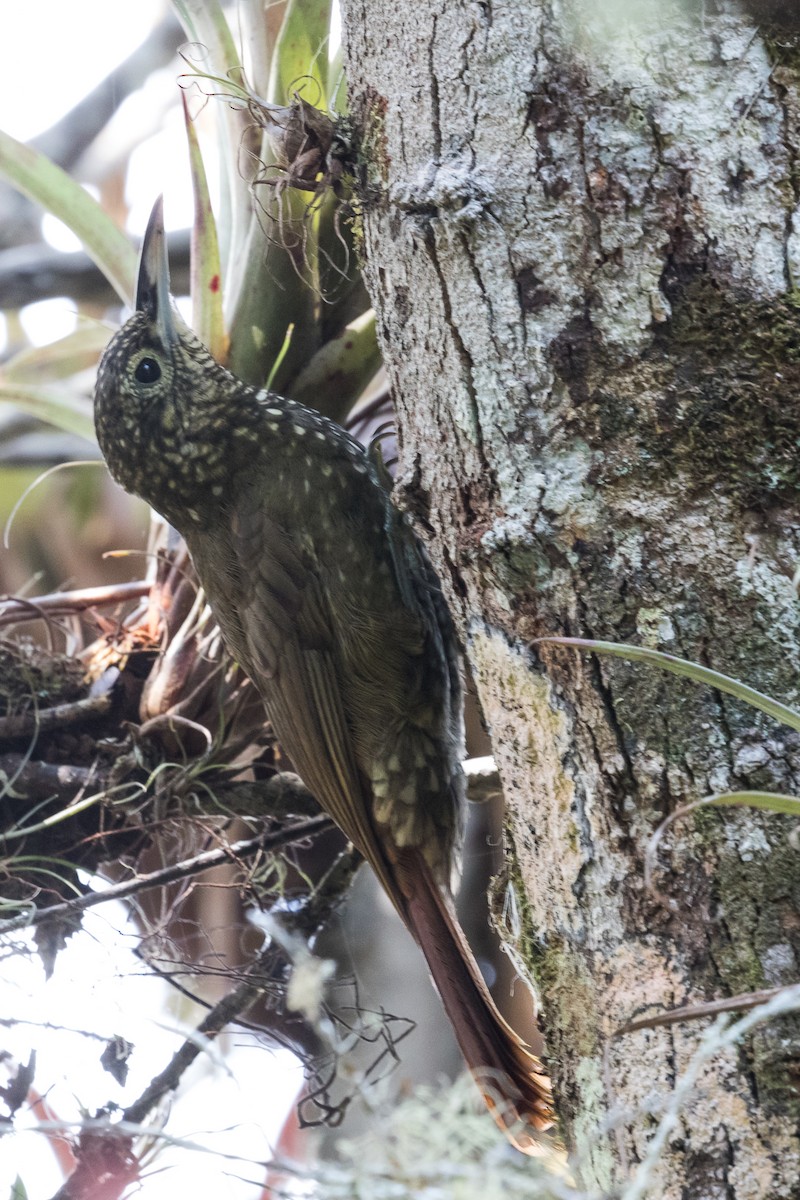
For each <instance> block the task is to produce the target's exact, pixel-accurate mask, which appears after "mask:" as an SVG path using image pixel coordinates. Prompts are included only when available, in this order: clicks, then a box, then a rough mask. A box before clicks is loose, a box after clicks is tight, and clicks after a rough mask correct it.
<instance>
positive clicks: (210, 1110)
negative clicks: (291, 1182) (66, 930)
mask: <svg viewBox="0 0 800 1200" xmlns="http://www.w3.org/2000/svg"><path fill="white" fill-rule="evenodd" d="M163 12H164V3H163V0H136V2H135V3H119V2H117V3H113V2H109V0H68V2H65V0H24V2H22V3H18V2H16V0H5V5H4V12H3V38H2V40H1V41H0V127H2V128H3V129H4V130H5V131H6V132H8V133H10V134H12V135H13V136H15V137H17V138H19V139H21V140H25V139H27V138H30V137H33V136H35V135H36V134H37V133H40V132H41V131H42V130H44V129H46V128H47V127H48V126H49V125H51V124H52V123H53V122H54V121H55V120H57V119H58V118H59V117H61V116H62V115H63V114H64V113H65V112H67V111H68V110H69V109H70V108H71V107H72V106H73V105H74V104H75V103H76V102H77V101H78V100H79V99H80V98H81V97H82V96H83V95H84V94H85V93H86V92H87V91H89V90H90V89H91V88H92V87H93V86H94V85H95V84H97V83H98V82H100V80H101V79H102V78H104V77H105V75H107V74H108V72H109V71H110V70H111V69H112V68H113V67H114V66H116V65H117V64H118V63H119V62H121V61H122V60H123V59H124V58H125V57H126V56H127V55H128V54H129V53H130V51H131V50H132V49H134V48H135V46H136V45H138V44H139V43H140V42H141V41H142V40H143V39H144V37H145V36H146V35H147V34H148V33H149V32H150V29H151V28H152V26H153V25H154V24H155V22H156V21H157V20H158V19H159V18H160V17H161V15H162V14H163ZM179 70H180V68H179V67H178V65H177V64H176V67H175V70H174V72H173V74H174V75H175V76H177V75H178V73H179ZM167 82H168V81H167ZM175 97H176V108H175V110H174V112H173V114H172V115H171V116H169V117H168V118H167V119H166V120H165V122H164V125H163V130H162V131H160V132H158V133H157V134H156V136H155V137H153V138H151V139H150V140H149V141H148V142H147V143H145V144H143V145H142V146H141V147H140V148H139V149H138V151H137V152H136V155H135V159H134V162H133V164H132V171H131V177H132V178H131V182H130V184H129V190H128V200H129V203H130V204H131V219H130V228H131V231H132V232H133V233H134V234H139V233H141V232H142V230H143V228H144V225H145V222H146V219H147V215H148V213H149V211H150V207H151V205H152V202H153V199H154V197H155V195H157V194H158V192H160V191H162V190H163V191H164V192H165V202H166V221H167V225H168V227H170V228H178V227H185V226H187V225H188V224H189V223H190V217H191V194H190V188H189V179H188V169H187V168H186V166H185V163H186V151H185V146H184V135H183V127H182V125H183V123H182V117H181V116H180V114H179V110H178V108H177V101H178V97H179V93H178V89H177V85H176V87H175ZM141 99H142V97H141V95H140V96H139V97H138V102H139V103H140V104H141ZM136 102H137V98H136V97H131V98H129V99H128V100H127V101H126V104H125V106H124V107H127V108H129V109H132V108H133V107H134V105H135V104H136ZM118 119H124V114H120V117H119V118H118ZM45 228H46V231H47V235H48V238H49V240H51V241H53V243H54V244H56V245H57V246H58V247H59V248H62V249H73V248H75V242H74V240H73V239H72V238H71V235H68V234H67V233H66V232H65V231H64V230H63V227H62V228H61V229H60V230H59V229H58V228H57V223H56V222H53V221H52V219H50V221H49V222H48V223H47V225H46V226H45ZM24 322H25V327H26V331H27V332H28V334H29V336H30V337H31V338H32V340H34V341H35V342H36V343H40V344H41V343H44V342H47V341H50V340H52V339H53V338H54V337H56V336H60V335H62V334H64V333H66V332H68V331H69V329H70V328H71V327H72V326H73V324H74V318H73V316H72V314H71V311H70V308H69V305H68V304H66V303H65V302H63V301H46V302H43V303H42V304H39V305H34V306H31V308H30V309H29V310H26V313H25V316H24ZM125 921H126V917H125V912H124V910H123V909H122V908H121V907H117V908H116V909H115V910H114V909H111V908H110V906H101V907H100V908H99V909H96V910H94V912H93V913H91V914H88V915H87V916H86V918H85V921H84V932H82V933H81V934H78V935H77V936H75V937H73V938H72V939H71V941H70V946H69V949H68V950H67V951H66V952H64V953H62V954H61V955H60V956H59V959H58V962H57V967H56V971H55V974H54V976H53V978H52V979H51V980H50V981H49V982H47V983H45V982H44V978H43V972H42V968H41V966H40V964H39V961H38V959H37V958H36V957H35V956H33V957H32V958H31V959H29V960H25V959H24V958H23V956H21V955H15V956H12V957H9V958H6V959H4V960H2V966H1V967H0V971H2V978H3V983H2V985H0V1020H2V1021H3V1023H4V1024H3V1026H2V1027H0V1049H2V1050H5V1051H6V1052H10V1053H11V1054H13V1055H14V1057H15V1058H16V1059H18V1060H20V1061H27V1058H28V1054H29V1052H30V1050H31V1049H32V1048H36V1050H37V1054H38V1060H37V1071H36V1080H37V1084H38V1086H39V1087H40V1088H42V1089H43V1088H47V1089H48V1097H47V1098H48V1100H49V1103H50V1105H51V1107H52V1108H53V1110H54V1111H55V1112H56V1113H57V1114H58V1116H60V1117H61V1118H62V1119H68V1120H69V1119H77V1118H78V1117H79V1116H80V1112H81V1109H82V1108H83V1109H84V1110H87V1111H90V1112H91V1111H92V1110H93V1108H95V1107H96V1106H99V1105H102V1104H105V1103H106V1102H107V1101H108V1100H110V1099H111V1100H114V1099H116V1098H117V1097H118V1096H119V1097H120V1099H121V1098H122V1092H121V1090H120V1089H119V1087H118V1085H116V1084H115V1083H114V1081H113V1080H112V1078H111V1076H110V1075H109V1074H107V1073H106V1072H105V1071H104V1070H103V1069H102V1068H101V1067H100V1065H99V1062H98V1059H99V1055H100V1053H101V1051H102V1048H103V1046H102V1043H101V1041H99V1040H96V1039H94V1038H87V1037H85V1036H83V1035H82V1034H81V1033H80V1032H76V1033H74V1034H64V1033H62V1032H60V1031H59V1030H60V1029H61V1027H66V1028H68V1029H74V1030H77V1031H81V1030H83V1031H88V1032H89V1033H90V1034H99V1035H101V1037H103V1038H106V1037H109V1036H111V1035H114V1034H119V1035H122V1036H123V1037H125V1038H127V1040H128V1041H130V1042H132V1043H133V1044H134V1045H135V1047H136V1050H135V1052H134V1055H133V1057H132V1058H131V1062H130V1068H131V1073H130V1079H129V1085H128V1087H127V1088H126V1089H125V1100H126V1101H127V1102H129V1101H130V1100H131V1099H132V1098H134V1097H135V1096H136V1095H137V1094H138V1093H139V1092H140V1091H141V1090H142V1089H143V1088H144V1086H145V1084H146V1083H147V1082H148V1081H149V1079H150V1078H151V1076H152V1075H153V1074H154V1073H156V1072H157V1071H159V1070H161V1069H162V1068H163V1066H164V1065H165V1064H166V1062H167V1061H168V1058H169V1056H170V1055H171V1054H172V1053H173V1052H174V1050H175V1049H176V1048H177V1046H178V1045H179V1044H180V1041H181V1040H182V1033H183V1030H184V1029H185V1028H186V1027H187V1025H188V1026H189V1027H191V1026H192V1025H193V1024H195V1023H196V1022H197V1020H198V1019H199V1018H198V1014H197V1013H186V1012H185V1011H182V1005H181V1003H179V1001H178V998H177V994H176V993H175V992H174V991H173V990H171V989H169V988H168V987H167V985H166V984H164V983H163V982H161V981H160V980H157V979H154V978H152V977H151V976H150V975H148V974H147V971H146V969H145V968H144V967H143V966H142V964H141V962H140V961H139V960H138V959H136V958H135V957H134V955H133V948H134V947H135V945H136V942H137V939H138V930H137V929H136V927H135V926H133V925H131V924H128V925H127V926H126V924H125ZM126 928H127V929H128V930H129V931H130V932H129V937H127V938H126V937H123V938H122V940H120V937H119V934H118V932H117V931H118V930H120V929H122V930H124V929H126ZM121 981H122V986H120V982H121ZM6 1021H8V1022H9V1023H8V1025H5V1022H6ZM22 1021H24V1022H25V1023H20V1024H18V1023H17V1022H22ZM48 1023H51V1024H52V1025H53V1026H54V1029H53V1030H48V1029H46V1028H44V1026H46V1025H47V1024H48ZM236 1040H237V1039H235V1038H228V1039H227V1042H226V1044H225V1046H224V1049H225V1057H224V1060H223V1058H222V1056H221V1055H218V1057H217V1059H216V1061H215V1062H213V1061H211V1059H210V1058H209V1057H208V1056H201V1061H200V1063H199V1064H197V1065H196V1066H195V1068H194V1069H193V1071H192V1075H191V1078H192V1082H193V1087H192V1089H191V1093H190V1094H189V1095H188V1096H187V1097H186V1098H185V1099H182V1100H178V1101H177V1102H176V1103H175V1105H174V1106H173V1111H172V1114H171V1116H170V1124H169V1129H170V1132H171V1133H173V1134H174V1135H175V1136H181V1137H186V1138H189V1139H190V1140H192V1141H194V1142H199V1143H201V1144H202V1145H204V1146H206V1147H208V1148H209V1149H211V1148H218V1149H220V1150H224V1151H225V1152H227V1153H229V1154H236V1155H244V1156H245V1157H247V1156H253V1157H254V1158H256V1159H262V1160H263V1159H264V1158H266V1157H268V1154H269V1149H270V1140H271V1139H274V1138H275V1136H276V1135H277V1132H278V1130H279V1128H280V1125H281V1124H282V1121H283V1119H284V1116H285V1114H286V1112H287V1111H288V1109H289V1107H290V1106H291V1103H292V1100H293V1098H294V1096H295V1094H296V1091H297V1089H298V1087H299V1083H300V1072H299V1069H298V1067H297V1064H296V1061H295V1060H294V1058H293V1057H292V1056H291V1055H289V1054H288V1053H287V1052H280V1053H277V1054H275V1055H273V1054H271V1053H269V1052H268V1051H265V1050H261V1051H259V1052H257V1053H254V1054H253V1053H247V1052H246V1049H236V1048H234V1046H233V1044H232V1043H233V1042H234V1041H236ZM238 1040H242V1039H238ZM26 1123H27V1125H28V1126H30V1127H35V1125H36V1121H35V1120H34V1118H33V1117H32V1116H31V1117H29V1118H28V1119H27V1121H26V1120H25V1119H24V1118H23V1120H22V1121H21V1124H22V1125H24V1124H26ZM220 1127H224V1128H223V1129H222V1131H220ZM169 1163H177V1164H179V1165H178V1166H177V1167H175V1168H174V1169H164V1168H167V1167H168V1164H169ZM240 1170H241V1173H242V1174H243V1175H245V1176H248V1175H249V1176H250V1178H251V1179H252V1178H254V1177H255V1178H256V1179H259V1178H260V1177H261V1176H260V1175H259V1172H258V1171H257V1170H256V1171H253V1170H252V1169H247V1167H246V1164H241V1163H240V1164H237V1163H236V1162H233V1161H228V1162H227V1163H226V1162H224V1161H222V1160H221V1159H219V1158H217V1157H215V1156H212V1155H210V1154H202V1153H195V1154H192V1153H188V1152H187V1151H186V1150H174V1151H166V1152H164V1153H162V1154H161V1155H159V1156H158V1157H157V1158H156V1159H154V1160H153V1163H152V1167H151V1170H150V1173H148V1174H147V1175H146V1178H145V1183H144V1186H143V1188H142V1189H141V1190H140V1191H139V1192H138V1193H137V1194H139V1195H142V1196H144V1197H146V1198H147V1200H162V1198H163V1200H174V1197H175V1195H176V1193H177V1194H178V1195H181V1196H193V1197H198V1200H203V1198H204V1197H214V1200H227V1198H228V1197H230V1198H231V1200H246V1198H248V1197H253V1196H257V1195H259V1194H260V1188H258V1187H255V1186H254V1185H253V1184H252V1183H250V1184H243V1183H241V1182H237V1180H236V1178H235V1176H236V1175H237V1174H238V1173H239V1171H240ZM17 1175H19V1176H20V1178H21V1179H22V1181H23V1183H24V1185H25V1187H26V1188H27V1191H28V1195H29V1196H30V1197H31V1200H39V1198H45V1197H49V1196H52V1195H53V1194H54V1193H55V1192H56V1190H57V1189H58V1187H59V1186H60V1184H61V1183H62V1181H63V1177H62V1175H61V1173H60V1171H59V1170H58V1169H57V1167H56V1163H55V1159H54V1158H53V1156H52V1154H51V1152H50V1149H49V1147H48V1144H47V1142H46V1140H45V1139H44V1138H43V1136H42V1134H41V1133H40V1132H31V1133H29V1134H23V1135H21V1136H19V1137H13V1138H12V1137H4V1138H0V1198H5V1197H7V1196H9V1195H10V1192H11V1187H12V1184H13V1182H14V1180H15V1178H16V1177H17Z"/></svg>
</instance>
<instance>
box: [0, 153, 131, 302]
mask: <svg viewBox="0 0 800 1200" xmlns="http://www.w3.org/2000/svg"><path fill="white" fill-rule="evenodd" d="M0 174H2V175H4V176H5V177H6V179H7V180H8V181H9V183H12V184H13V185H14V187H16V188H18V189H19V191H21V192H24V193H25V195H26V196H29V197H30V199H31V200H35V201H36V203H37V204H41V206H42V208H44V209H45V210H46V211H47V212H50V213H52V214H53V215H54V216H56V217H58V218H59V220H61V221H63V222H64V224H65V225H67V226H68V227H69V228H70V229H71V230H72V232H73V233H74V234H75V235H76V236H77V237H79V238H80V240H81V241H82V242H83V245H84V247H85V248H86V252H87V254H88V255H89V257H90V258H91V259H92V260H93V261H94V262H95V263H96V264H97V266H98V267H99V268H100V270H101V271H102V272H103V274H104V275H105V277H106V279H107V280H108V282H109V283H110V284H111V286H112V287H113V288H114V290H115V291H116V293H117V295H118V296H119V297H120V298H121V299H122V300H124V302H125V303H126V304H132V302H133V281H134V279H135V278H136V254H135V252H134V249H133V247H132V246H131V244H130V242H129V241H128V239H127V237H126V236H125V234H124V233H123V232H122V231H121V230H120V229H118V228H117V226H116V225H115V224H114V222H113V221H112V219H111V217H109V215H108V214H107V213H106V212H104V210H103V209H102V208H101V207H100V205H99V204H98V203H97V201H96V200H95V199H93V197H92V196H90V195H89V193H88V192H87V191H86V190H85V189H84V188H82V187H81V186H80V184H78V183H76V182H75V180H74V179H70V177H69V175H67V173H66V171H62V170H61V167H57V166H56V165H55V163H52V162H50V160H49V159H48V158H45V156H44V155H43V154H40V153H39V151H38V150H34V149H32V148H31V147H30V146H25V145H23V144H22V142H18V141H17V140H16V138H12V137H10V136H9V134H7V133H3V132H2V131H0Z"/></svg>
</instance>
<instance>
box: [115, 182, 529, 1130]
mask: <svg viewBox="0 0 800 1200" xmlns="http://www.w3.org/2000/svg"><path fill="white" fill-rule="evenodd" d="M95 414H96V426H97V434H98V440H99V442H100V446H101V449H102V450H103V453H104V455H105V457H106V460H107V462H108V465H109V469H110V470H111V472H112V474H113V475H114V476H115V478H116V479H117V480H118V481H119V482H120V483H121V484H122V485H123V486H124V487H126V488H127V489H128V490H130V491H133V492H135V493H136V494H138V495H140V496H142V497H143V498H144V499H146V500H147V501H148V502H149V503H150V504H152V505H153V507H154V508H156V509H157V510H158V511H159V512H161V513H162V514H163V515H164V516H165V517H166V518H167V519H168V520H169V521H170V522H171V523H172V524H173V525H174V526H175V527H176V528H177V529H178V530H179V532H180V533H182V534H183V536H184V537H185V539H186V542H187V544H188V546H189V550H190V552H191V555H192V558H193V560H194V563H195V566H196V568H197V572H198V575H199V577H200V579H201V581H202V583H203V586H204V587H205V590H206V593H207V595H208V598H209V601H210V603H211V606H212V609H213V611H214V614H215V616H216V618H217V621H218V622H219V625H220V628H221V630H222V632H223V635H224V637H225V639H226V641H227V643H228V645H229V647H230V649H231V651H232V652H233V654H234V655H235V656H236V658H237V659H238V660H239V661H240V662H241V664H242V666H243V667H244V669H245V670H246V671H247V673H248V674H249V675H250V677H251V679H252V680H253V682H254V683H255V684H256V686H257V687H258V689H259V691H260V693H261V695H262V697H263V699H264V703H265V706H266V709H267V712H268V714H269V717H270V719H271V722H272V724H273V726H274V728H275V731H276V733H277V736H278V738H279V739H280V741H281V744H282V745H283V747H284V749H285V750H286V751H287V753H288V754H289V756H290V758H291V759H292V760H293V762H294V764H295V766H296V768H297V770H298V771H299V772H300V774H301V775H302V777H303V779H304V780H305V782H306V784H307V785H308V786H309V788H310V789H311V790H312V791H313V793H314V794H315V795H316V797H317V799H318V800H319V802H320V804H321V805H322V807H323V808H325V809H326V810H327V811H328V812H329V813H330V815H331V816H332V817H333V819H334V820H335V821H336V822H337V824H338V825H339V826H340V827H341V829H342V830H343V831H344V832H345V833H346V835H347V836H348V837H349V838H350V839H351V841H352V842H353V843H354V844H355V845H356V846H357V847H358V849H359V850H360V851H361V852H362V854H363V855H364V856H365V858H366V859H367V861H368V862H369V863H370V864H371V866H372V867H373V869H374V870H375V872H376V873H377V875H378V877H379V879H380V880H381V883H382V884H383V886H384V888H385V889H386V891H387V893H388V894H389V896H390V897H391V899H392V901H393V903H394V904H395V906H396V908H397V910H398V912H399V913H400V915H401V917H402V918H403V920H404V921H405V923H406V924H407V926H408V927H409V929H410V930H411V932H412V933H413V934H414V936H415V937H416V938H417V940H418V941H419V943H420V946H421V948H422V950H423V953H424V954H425V956H426V958H427V960H428V963H429V966H430V968H431V973H432V975H433V977H434V980H435V982H436V984H437V986H438V988H439V991H440V993H441V995H442V999H443V1001H444V1004H445V1007H446V1009H447V1011H448V1014H449V1015H450V1018H451V1020H452V1022H453V1027H454V1030H455V1033H456V1036H457V1038H458V1040H459V1043H460V1045H461V1048H462V1050H463V1052H464V1055H465V1058H466V1059H467V1062H468V1064H469V1065H470V1067H471V1068H472V1069H473V1071H474V1072H475V1073H476V1075H480V1074H481V1072H484V1073H488V1074H489V1075H490V1076H491V1081H490V1082H491V1088H490V1093H491V1096H492V1097H493V1100H492V1101H491V1103H492V1104H493V1106H494V1109H495V1113H496V1115H497V1116H498V1120H499V1121H500V1123H501V1124H502V1125H503V1126H504V1128H508V1127H509V1126H510V1125H513V1124H514V1123H515V1122H517V1121H521V1122H524V1123H527V1124H528V1125H533V1126H535V1127H537V1128H542V1127H543V1126H545V1125H546V1124H547V1123H548V1121H549V1117H550V1110H549V1091H548V1088H547V1084H546V1081H545V1080H544V1078H543V1076H542V1075H541V1068H540V1065H539V1063H538V1060H536V1059H535V1058H534V1057H533V1056H532V1055H531V1054H530V1052H529V1051H528V1050H527V1048H526V1047H525V1046H524V1045H523V1043H522V1042H521V1041H520V1040H519V1038H517V1037H516V1035H515V1034H514V1033H513V1032H512V1031H511V1030H510V1029H509V1027H508V1026H507V1025H506V1024H505V1023H504V1022H503V1020H502V1018H501V1017H500V1016H499V1014H498V1013H497V1010H496V1009H495V1008H494V1005H493V1004H492V1001H491V999H490V998H489V995H488V992H487V991H486V988H485V985H484V984H483V981H482V979H481V977H480V973H479V971H478V968H477V966H476V965H475V962H474V959H473V958H472V956H471V954H470V952H469V949H468V947H467V946H466V943H465V941H464V939H463V935H462V934H461V931H460V929H459V928H458V925H457V923H456V921H455V917H454V916H453V913H452V911H451V908H450V906H449V903H448V900H447V895H446V893H447V890H448V886H449V880H450V874H451V870H452V868H453V865H454V863H455V861H456V859H457V853H458V846H459V842H460V832H461V812H462V799H463V778H462V773H461V765H460V763H461V754H462V736H461V685H460V679H459V670H458V659H457V652H456V646H455V639H454V634H453V630H452V626H451V622H450V617H449V615H448V613H447V609H446V607H445V604H444V601H443V598H442V595H441V591H440V589H439V585H438V582H437V580H436V578H435V575H434V573H433V570H432V568H431V566H430V564H429V562H428V558H427V556H426V554H425V552H424V550H423V548H422V546H421V545H420V543H419V542H418V541H417V539H416V537H415V536H414V534H413V533H412V531H411V530H410V528H409V527H408V526H407V525H406V523H405V521H404V520H403V519H402V518H401V516H400V515H399V514H398V513H397V512H396V510H395V509H394V508H393V506H392V504H391V500H390V498H389V496H388V494H387V492H386V489H385V487H384V485H383V482H382V478H381V474H380V473H379V471H378V470H377V468H376V466H375V464H374V463H373V461H372V460H371V459H370V457H369V455H368V454H366V453H365V451H364V450H363V449H362V447H361V446H360V445H359V444H358V443H357V442H355V441H354V440H353V439H352V438H351V437H350V436H349V434H347V433H346V432H345V430H343V429H342V428H341V427H340V426H338V425H336V424H335V423H334V422H332V421H329V420H328V419H327V418H325V417H323V416H322V415H320V414H319V413H317V412H315V411H314V410H313V409H310V408H307V407H305V406H303V405H301V404H297V403H295V402H293V401H290V400H286V399H283V398H282V397H280V396H277V395H275V394H273V393H270V392H259V391H257V390H256V389H254V388H251V387H248V386H246V385H245V384H243V383H242V382H241V381H240V380H238V379H236V378H235V377H234V376H233V375H231V374H230V372H228V371H227V370H225V368H224V367H222V366H220V365H219V364H218V363H216V362H215V361H214V360H213V358H212V357H211V355H210V354H209V353H208V351H207V350H206V349H205V347H204V346H203V345H202V344H201V343H200V341H199V340H198V339H197V338H196V337H195V335H194V334H193V333H192V332H191V331H190V330H189V329H188V328H187V327H186V326H185V324H184V323H183V322H182V321H181V319H180V317H179V316H178V314H177V312H176V311H175V310H174V308H173V306H172V305H171V302H170V298H169V280H168V268H167V262H166V252H165V243H164V233H163V225H162V223H161V213H160V207H159V206H158V205H157V206H156V209H155V210H154V213H153V216H152V218H151V223H150V226H149V228H148V233H147V235H146V238H145V244H144V247H143V251H142V263H141V268H140V275H139V286H138V295H137V311H136V312H135V313H134V315H133V316H132V317H131V318H130V320H129V321H128V322H127V324H126V325H125V326H124V327H123V328H122V329H121V330H120V332H119V333H118V334H117V335H116V337H115V338H113V339H112V341H111V343H110V345H109V347H108V349H107V350H106V353H105V355H104V357H103V360H102V362H101V364H100V369H99V372H98V380H97V390H96V400H95ZM498 1095H499V1096H500V1097H501V1098H502V1100H503V1101H504V1103H505V1104H506V1105H507V1107H506V1108H504V1109H503V1110H502V1112H501V1111H500V1107H499V1106H498V1102H497V1096H498ZM487 1098H489V1092H487ZM517 1142H518V1144H520V1145H523V1144H524V1148H529V1144H530V1137H529V1135H528V1134H525V1135H524V1137H523V1136H521V1135H520V1136H518V1137H517Z"/></svg>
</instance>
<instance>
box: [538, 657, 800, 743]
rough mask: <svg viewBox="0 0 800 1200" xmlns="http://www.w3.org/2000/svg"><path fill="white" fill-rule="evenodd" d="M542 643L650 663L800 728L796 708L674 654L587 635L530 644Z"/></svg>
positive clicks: (783, 722)
mask: <svg viewBox="0 0 800 1200" xmlns="http://www.w3.org/2000/svg"><path fill="white" fill-rule="evenodd" d="M544 642H549V643H551V644H552V645H556V646H574V647H575V648H576V649H577V650H591V651H592V652H593V653H595V654H611V655H613V656H615V657H616V658H625V659H628V660H629V661H631V662H646V663H650V664H651V665H652V666H655V667H660V668H661V669H662V670H664V671H671V672H672V674H673V675H683V676H685V677H686V678H687V679H693V680H694V681H695V683H704V684H707V685H708V687H712V688H717V690H718V691H720V692H726V693H727V694H728V695H729V696H735V697H736V698H737V700H744V702H745V704H749V705H751V706H752V707H753V708H758V709H760V710H761V712H765V713H768V714H769V716H771V717H774V718H775V720H776V721H780V722H781V723H782V724H783V725H788V726H789V728H790V729H797V730H800V712H798V711H797V709H794V708H789V706H788V705H786V704H781V703H780V702H779V701H778V700H773V699H772V697H771V696H765V695H764V693H763V692H757V691H756V690H755V688H751V687H748V685H747V684H746V683H742V682H741V681H740V680H738V679H732V678H731V676H730V675H722V674H721V673H720V672H719V671H712V670H711V669H710V668H709V667H701V666H700V664H699V663H693V662H690V661H689V660H688V659H685V658H676V657H675V655H673V654H664V652H663V651H661V650H650V649H649V648H647V647H645V646H629V645H626V644H625V643H624V642H598V641H594V640H593V639H590V638H565V637H545V638H536V640H535V642H534V643H533V644H534V645H539V644H540V643H544Z"/></svg>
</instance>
